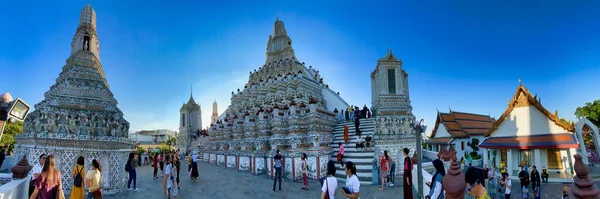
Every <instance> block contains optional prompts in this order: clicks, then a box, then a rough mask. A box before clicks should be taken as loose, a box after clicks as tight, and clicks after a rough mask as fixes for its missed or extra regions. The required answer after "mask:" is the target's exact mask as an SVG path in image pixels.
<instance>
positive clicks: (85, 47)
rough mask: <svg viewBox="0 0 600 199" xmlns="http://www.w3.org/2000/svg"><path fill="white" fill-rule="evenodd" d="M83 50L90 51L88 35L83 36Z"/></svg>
mask: <svg viewBox="0 0 600 199" xmlns="http://www.w3.org/2000/svg"><path fill="white" fill-rule="evenodd" d="M83 50H84V51H90V36H87V35H86V36H84V37H83Z"/></svg>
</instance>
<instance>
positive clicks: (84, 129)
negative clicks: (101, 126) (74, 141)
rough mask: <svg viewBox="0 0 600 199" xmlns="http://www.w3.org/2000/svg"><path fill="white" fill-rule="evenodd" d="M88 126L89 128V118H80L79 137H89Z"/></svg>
mask: <svg viewBox="0 0 600 199" xmlns="http://www.w3.org/2000/svg"><path fill="white" fill-rule="evenodd" d="M87 126H88V119H87V116H85V115H82V116H81V117H79V135H87V134H88V132H87Z"/></svg>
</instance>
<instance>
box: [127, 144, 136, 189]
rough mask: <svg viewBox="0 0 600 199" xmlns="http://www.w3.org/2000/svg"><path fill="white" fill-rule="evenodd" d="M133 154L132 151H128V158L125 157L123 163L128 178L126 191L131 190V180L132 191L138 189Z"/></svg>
mask: <svg viewBox="0 0 600 199" xmlns="http://www.w3.org/2000/svg"><path fill="white" fill-rule="evenodd" d="M134 157H135V154H133V152H131V153H129V159H127V163H126V165H125V171H127V173H129V180H127V191H131V188H130V187H131V181H133V191H138V189H137V176H136V173H135V167H136V165H135V162H136V161H135V158H134Z"/></svg>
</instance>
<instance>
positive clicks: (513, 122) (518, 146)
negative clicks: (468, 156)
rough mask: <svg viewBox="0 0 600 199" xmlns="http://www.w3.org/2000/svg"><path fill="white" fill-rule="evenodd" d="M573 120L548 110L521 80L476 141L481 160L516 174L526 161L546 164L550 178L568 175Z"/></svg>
mask: <svg viewBox="0 0 600 199" xmlns="http://www.w3.org/2000/svg"><path fill="white" fill-rule="evenodd" d="M574 129H575V128H574V124H573V123H567V122H563V121H561V120H560V118H559V117H558V111H557V112H555V113H554V114H552V113H550V112H549V111H548V110H546V108H544V107H543V106H542V104H541V103H540V99H539V98H538V97H537V96H534V95H532V94H531V93H530V92H529V91H528V90H527V89H526V88H525V87H524V86H523V85H522V84H520V85H519V87H518V88H517V90H516V92H515V95H514V96H513V98H512V99H511V100H509V101H508V108H507V109H506V111H504V113H503V114H502V116H500V118H498V120H497V121H495V122H494V124H493V125H492V128H491V129H490V130H489V131H488V132H487V133H486V134H485V137H486V138H485V140H484V141H483V142H482V143H481V144H480V145H479V147H481V148H483V153H484V156H483V157H484V162H488V160H489V162H490V164H495V165H496V166H500V165H501V162H502V164H506V167H507V172H509V174H510V175H511V176H516V175H517V174H518V172H519V171H520V166H522V165H524V164H526V163H529V164H530V165H535V166H536V167H537V168H538V169H539V170H541V168H542V167H546V168H548V170H549V173H550V179H551V181H552V178H571V177H572V176H573V175H572V169H573V162H574V160H573V155H575V153H576V149H577V148H579V147H580V146H579V144H578V143H577V140H576V138H575V134H574Z"/></svg>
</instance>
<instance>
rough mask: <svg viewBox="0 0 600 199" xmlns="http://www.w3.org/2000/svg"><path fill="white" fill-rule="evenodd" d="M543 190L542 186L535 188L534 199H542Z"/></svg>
mask: <svg viewBox="0 0 600 199" xmlns="http://www.w3.org/2000/svg"><path fill="white" fill-rule="evenodd" d="M541 190H542V189H541V188H540V186H537V187H535V190H534V192H535V193H534V194H533V195H534V197H533V199H540V198H542V197H541V195H542V192H541Z"/></svg>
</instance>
